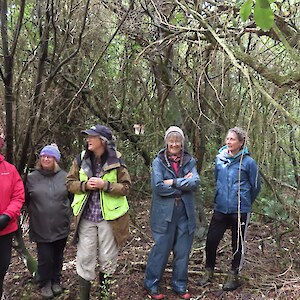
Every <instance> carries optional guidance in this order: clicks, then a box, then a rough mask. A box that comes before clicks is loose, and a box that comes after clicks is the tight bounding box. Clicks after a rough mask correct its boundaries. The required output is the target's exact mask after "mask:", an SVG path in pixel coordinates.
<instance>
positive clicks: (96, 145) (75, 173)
mask: <svg viewBox="0 0 300 300" xmlns="http://www.w3.org/2000/svg"><path fill="white" fill-rule="evenodd" d="M81 133H82V134H84V135H85V137H86V141H87V144H86V150H85V151H83V152H82V153H80V154H79V155H78V156H77V157H76V158H75V159H74V161H73V165H72V167H71V169H70V171H69V173H68V175H67V181H66V184H67V188H68V190H69V192H71V193H74V194H75V196H74V200H73V203H72V209H73V214H74V216H75V218H76V228H75V234H74V242H76V243H77V259H76V270H77V273H78V279H79V294H80V300H85V299H89V298H90V288H91V280H94V279H95V278H96V261H97V256H98V263H99V268H100V270H99V284H100V287H101V295H100V298H101V299H108V298H109V296H110V295H109V282H110V280H111V276H112V275H113V273H114V272H115V269H116V266H117V257H118V250H119V248H120V246H122V245H123V243H124V242H125V241H126V238H127V237H128V232H129V215H128V209H129V207H128V202H127V199H126V196H127V195H128V193H129V190H130V187H131V179H130V175H129V173H128V170H127V168H126V166H125V164H124V161H123V159H122V157H121V154H120V152H118V151H117V150H116V146H115V143H114V138H113V135H112V132H111V130H110V129H109V128H107V127H106V126H103V125H95V126H92V127H91V128H90V129H87V130H83V131H81ZM97 250H98V253H97Z"/></svg>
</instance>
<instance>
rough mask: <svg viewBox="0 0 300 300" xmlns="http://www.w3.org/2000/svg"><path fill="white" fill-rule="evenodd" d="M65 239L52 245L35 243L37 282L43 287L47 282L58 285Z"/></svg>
mask: <svg viewBox="0 0 300 300" xmlns="http://www.w3.org/2000/svg"><path fill="white" fill-rule="evenodd" d="M66 242H67V238H64V239H61V240H58V241H55V242H52V243H37V251H38V281H39V283H40V286H41V287H42V286H44V285H45V284H46V283H47V282H48V281H51V282H52V283H58V284H59V283H60V277H61V270H62V266H63V259H64V249H65V246H66Z"/></svg>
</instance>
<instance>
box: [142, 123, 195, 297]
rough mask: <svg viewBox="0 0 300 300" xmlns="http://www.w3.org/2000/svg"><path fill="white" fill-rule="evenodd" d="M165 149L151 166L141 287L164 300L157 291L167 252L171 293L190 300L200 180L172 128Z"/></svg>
mask: <svg viewBox="0 0 300 300" xmlns="http://www.w3.org/2000/svg"><path fill="white" fill-rule="evenodd" d="M165 142H166V148H164V149H162V150H161V151H160V152H159V153H158V154H157V156H156V158H155V159H154V160H153V163H152V180H151V185H152V207H151V216H150V223H151V230H152V235H153V239H154V242H155V244H154V246H153V247H152V249H151V251H150V254H149V257H148V262H147V267H146V274H145V281H144V287H145V289H146V291H147V293H148V295H149V296H150V297H151V298H152V299H163V298H164V297H165V295H164V294H162V293H161V292H160V291H159V281H160V280H161V278H162V275H163V272H164V270H165V267H166V264H167V261H168V257H169V255H170V252H171V251H172V252H173V275H172V288H173V291H174V292H175V293H176V294H177V295H178V296H179V297H181V298H182V299H190V294H189V293H188V291H187V283H188V263H189V254H190V250H191V247H192V243H193V238H194V232H195V229H196V221H195V209H194V192H195V190H196V189H197V187H198V185H199V182H200V179H199V175H198V173H197V170H196V161H195V159H194V158H193V157H192V156H191V155H190V154H189V153H188V152H186V151H184V134H183V132H182V130H181V129H180V128H179V127H176V126H171V127H170V128H169V129H168V130H167V131H166V134H165Z"/></svg>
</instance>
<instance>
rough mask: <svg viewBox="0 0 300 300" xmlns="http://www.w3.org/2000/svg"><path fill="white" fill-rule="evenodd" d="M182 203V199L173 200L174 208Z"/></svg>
mask: <svg viewBox="0 0 300 300" xmlns="http://www.w3.org/2000/svg"><path fill="white" fill-rule="evenodd" d="M181 203H182V199H181V198H175V206H178V205H180V204H181Z"/></svg>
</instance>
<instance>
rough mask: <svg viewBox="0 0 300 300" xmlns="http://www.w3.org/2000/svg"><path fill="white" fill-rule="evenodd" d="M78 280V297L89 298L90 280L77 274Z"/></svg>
mask: <svg viewBox="0 0 300 300" xmlns="http://www.w3.org/2000/svg"><path fill="white" fill-rule="evenodd" d="M78 281H79V298H80V300H89V299H90V289H91V282H90V281H88V280H85V279H84V278H82V277H81V276H78Z"/></svg>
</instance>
